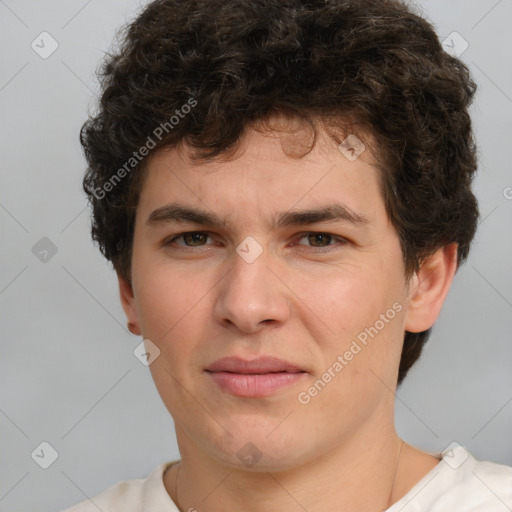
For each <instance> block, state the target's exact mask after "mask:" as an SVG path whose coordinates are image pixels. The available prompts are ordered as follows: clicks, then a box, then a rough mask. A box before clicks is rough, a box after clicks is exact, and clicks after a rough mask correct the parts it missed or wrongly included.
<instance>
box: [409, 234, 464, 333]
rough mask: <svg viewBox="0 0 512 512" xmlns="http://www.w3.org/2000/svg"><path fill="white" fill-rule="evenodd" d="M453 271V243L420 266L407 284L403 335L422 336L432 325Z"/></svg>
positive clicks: (454, 263) (454, 266)
mask: <svg viewBox="0 0 512 512" xmlns="http://www.w3.org/2000/svg"><path fill="white" fill-rule="evenodd" d="M456 270H457V244H456V243H452V244H449V245H445V246H444V247H441V248H440V249H439V250H437V251H436V252H435V253H434V254H432V255H431V256H429V257H428V258H427V259H426V260H425V261H424V262H423V263H422V265H421V267H420V269H419V271H418V272H416V273H415V274H414V275H413V276H412V278H411V280H410V284H409V304H408V308H407V315H406V317H405V330H406V331H409V332H422V331H426V330H427V329H430V327H432V326H433V325H434V322H435V321H436V319H437V317H438V316H439V313H440V311H441V307H442V305H443V303H444V300H445V298H446V295H448V290H449V289H450V286H451V284H452V281H453V276H454V275H455V272H456Z"/></svg>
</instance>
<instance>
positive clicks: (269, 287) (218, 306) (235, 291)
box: [214, 249, 289, 333]
mask: <svg viewBox="0 0 512 512" xmlns="http://www.w3.org/2000/svg"><path fill="white" fill-rule="evenodd" d="M240 254H242V253H240ZM240 254H239V253H234V254H233V259H232V266H231V270H230V271H229V272H228V273H227V274H226V275H225V277H224V278H223V279H222V280H221V282H220V284H219V287H218V295H217V297H216V301H215V306H214V316H215V318H216V320H217V321H218V322H219V323H221V324H223V325H224V326H227V327H229V326H236V327H237V328H238V329H239V330H240V331H243V332H245V333H254V332H257V331H258V330H260V329H262V328H263V326H265V325H267V324H272V323H275V324H282V323H284V322H285V321H286V320H287V318H288V317H289V292H288V289H287V287H286V286H285V285H284V284H283V282H282V281H281V280H280V279H279V278H278V277H277V276H278V275H279V270H278V264H277V262H276V261H275V259H274V258H272V255H271V254H270V252H269V251H268V250H267V249H264V250H263V251H262V253H261V254H259V256H257V257H256V259H254V260H253V261H251V259H250V258H248V259H244V257H242V256H240Z"/></svg>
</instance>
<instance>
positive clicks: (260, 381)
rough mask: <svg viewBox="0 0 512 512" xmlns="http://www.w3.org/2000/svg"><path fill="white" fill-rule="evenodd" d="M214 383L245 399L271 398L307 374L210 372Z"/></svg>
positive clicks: (227, 391)
mask: <svg viewBox="0 0 512 512" xmlns="http://www.w3.org/2000/svg"><path fill="white" fill-rule="evenodd" d="M208 374H209V375H210V376H211V377H212V379H213V380H214V382H215V383H216V384H217V385H218V386H219V387H220V388H221V389H222V390H223V391H225V392H226V393H229V394H231V395H234V396H243V397H251V398H256V397H262V396H270V395H272V394H274V393H275V392H276V391H278V390H280V389H283V388H285V387H287V386H291V385H293V384H296V383H297V382H299V381H300V380H302V379H303V378H304V376H305V375H306V373H305V372H299V373H288V372H279V373H265V374H261V375H255V374H248V373H229V372H208Z"/></svg>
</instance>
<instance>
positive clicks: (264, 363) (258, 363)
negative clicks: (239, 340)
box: [206, 356, 304, 374]
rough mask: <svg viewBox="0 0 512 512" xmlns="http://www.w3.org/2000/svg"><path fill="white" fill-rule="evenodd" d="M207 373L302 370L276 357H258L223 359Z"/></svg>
mask: <svg viewBox="0 0 512 512" xmlns="http://www.w3.org/2000/svg"><path fill="white" fill-rule="evenodd" d="M206 371H208V372H230V373H249V374H251V373H252V374H264V373H276V372H289V373H299V372H303V371H304V370H303V369H302V368H299V367H298V366H296V365H294V364H292V363H290V362H288V361H284V360H283V359H279V358H277V357H269V356H266V357H258V358H257V359H252V360H250V361H249V360H247V359H241V358H240V357H223V358H222V359H218V360H217V361H215V362H214V363H213V364H211V365H210V366H208V367H207V368H206Z"/></svg>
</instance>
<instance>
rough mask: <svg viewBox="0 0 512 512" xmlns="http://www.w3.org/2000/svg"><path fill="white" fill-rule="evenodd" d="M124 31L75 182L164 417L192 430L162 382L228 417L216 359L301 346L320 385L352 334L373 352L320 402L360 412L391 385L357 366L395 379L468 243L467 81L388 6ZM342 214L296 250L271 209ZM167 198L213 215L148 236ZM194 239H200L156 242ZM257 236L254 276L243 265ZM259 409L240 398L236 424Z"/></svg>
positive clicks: (288, 353) (413, 19)
mask: <svg viewBox="0 0 512 512" xmlns="http://www.w3.org/2000/svg"><path fill="white" fill-rule="evenodd" d="M120 36H121V39H120V44H119V46H118V47H117V48H116V49H115V50H114V51H113V52H112V53H111V54H110V55H108V56H107V58H106V59H105V62H104V64H103V67H102V70H101V77H102V96H101V100H100V104H99V110H98V111H97V112H96V113H95V114H94V115H93V116H91V117H90V119H89V120H88V121H87V122H86V123H85V124H84V127H83V129H82V133H81V142H82V145H83V147H84V150H85V154H86V157H87V160H88V164H89V167H88V170H87V174H86V176H85V178H84V189H85V191H86V193H87V194H88V197H89V200H90V203H91V205H92V210H93V218H92V236H93V239H94V240H95V241H96V242H97V243H98V244H99V247H100V249H101V251H102V253H103V254H104V256H105V257H106V258H107V259H108V260H110V261H111V262H112V264H113V266H114V269H115V270H116V272H117V275H118V278H119V283H120V289H121V297H122V300H123V306H124V308H125V311H126V312H127V315H128V318H129V320H130V321H132V323H133V324H134V325H136V331H137V333H140V334H142V335H143V336H144V338H149V339H152V340H153V341H154V343H155V344H156V345H158V347H159V349H160V350H161V351H162V356H163V357H162V356H161V357H160V358H159V359H157V360H156V361H155V362H154V363H153V364H152V365H151V369H152V372H153V376H154V378H155V381H156V382H157V387H159V391H160V393H161V395H162V397H163V398H164V402H166V405H167V406H168V408H169V410H170V411H171V413H173V416H174V417H175V421H177V422H178V423H181V424H182V425H183V428H184V429H185V430H187V429H188V430H190V422H189V421H188V420H187V418H185V417H180V414H179V412H177V411H178V410H179V409H180V407H181V406H186V405H187V398H186V397H187V396H188V395H187V394H186V393H184V392H183V393H180V392H179V391H176V392H175V393H173V392H171V394H170V395H165V393H166V392H165V391H163V389H164V388H166V387H169V386H171V384H172V383H173V382H174V387H176V388H179V387H180V386H181V385H183V386H184V388H187V389H188V391H193V392H195V393H196V394H197V396H200V397H201V398H203V399H208V400H209V401H210V403H213V404H215V405H216V407H218V408H219V409H223V408H226V407H228V408H229V406H234V405H235V403H237V402H236V400H237V399H236V398H235V399H233V397H230V398H229V399H226V402H222V400H223V398H225V397H224V395H218V394H215V393H214V392H211V393H212V394H211V395H208V393H210V391H204V390H205V389H206V388H207V387H206V386H204V384H203V381H202V379H204V378H205V376H204V375H203V373H202V372H203V370H204V367H205V365H207V364H208V363H211V362H212V361H213V360H214V359H215V358H216V357H217V356H218V357H222V356H225V355H233V354H234V353H236V355H240V354H242V353H245V354H246V355H247V354H248V353H252V354H253V355H256V354H260V353H274V354H276V355H279V356H282V357H284V358H288V359H293V357H294V354H299V353H300V354H301V356H299V357H295V362H298V363H301V364H305V363H307V362H308V361H311V366H310V367H308V368H306V370H308V371H310V374H309V375H310V376H313V375H314V376H315V377H318V376H319V375H320V374H322V373H323V372H324V371H326V370H327V369H328V368H329V367H331V366H332V364H333V363H334V362H335V361H336V354H340V353H344V352H346V351H347V350H349V349H350V347H351V343H352V342H353V341H354V340H359V341H360V343H359V345H362V343H361V338H364V335H361V333H362V332H366V333H367V336H366V341H367V344H368V346H366V345H365V347H364V350H362V351H361V354H360V355H359V352H358V353H357V354H358V355H357V358H355V359H354V361H353V362H350V365H347V367H346V368H344V369H343V371H342V372H339V375H337V377H336V378H337V379H338V381H337V382H338V383H341V382H342V379H343V378H346V379H347V382H349V381H350V383H351V386H352V387H351V388H347V389H348V390H349V391H351V393H352V394H351V396H352V398H350V399H349V398H348V391H347V390H345V391H344V390H343V389H337V390H336V388H337V384H335V383H333V384H331V385H330V388H332V391H329V392H328V391H327V389H326V390H324V391H322V396H318V398H315V400H316V402H317V403H318V407H320V406H325V405H326V404H327V405H328V404H329V403H331V404H333V403H334V402H335V401H343V400H347V404H348V405H349V406H350V405H353V404H354V400H356V402H357V400H363V401H364V400H366V402H367V403H368V408H367V409H365V408H363V410H362V411H361V412H358V413H357V414H360V415H364V414H367V415H369V414H370V412H371V411H372V410H375V408H376V407H377V405H378V403H379V400H382V393H381V392H376V391H375V389H376V388H375V386H376V384H375V381H376V380H377V379H376V377H374V382H373V383H371V384H369V383H368V379H370V377H369V373H368V370H369V369H372V368H373V369H374V370H375V371H374V373H376V374H377V373H379V371H382V372H383V373H381V375H385V376H386V378H387V379H388V381H390V380H393V379H394V381H393V384H394V385H399V384H400V383H401V382H402V381H403V379H404V378H405V376H406V375H407V372H408V371H409V369H410V368H411V367H412V365H413V364H414V363H415V362H416V361H417V359H418V358H419V356H420V354H421V351H422V348H423V346H424V344H425V342H426V341H427V339H428V337H429V335H430V332H431V328H432V325H433V323H434V322H435V319H436V317H437V314H438V313H439V310H440V308H441V305H442V302H443V300H444V297H445V296H446V293H447V291H448V288H449V284H450V282H451V278H452V277H453V273H454V272H455V270H456V268H457V267H458V266H459V265H460V264H461V263H462V262H463V261H464V260H465V259H466V258H467V255H468V251H469V247H470V243H471V240H472V238H473V236H474V233H475V230H476V225H477V219H478V209H477V203H476V199H475V197H474V195H473V193H472V191H471V182H472V179H473V175H474V173H475V170H476V156H475V155H476V149H475V145H474V142H473V137H472V130H471V121H470V117H469V113H468V107H469V105H470V103H471V101H472V98H473V95H474V92H475V88H476V87H475V84H474V82H473V81H472V80H471V77H470V75H469V72H468V69H467V68H466V66H465V65H464V64H463V63H462V62H461V61H459V60H458V59H456V58H454V57H452V56H450V55H448V54H447V53H445V52H444V50H443V48H442V46H441V44H440V42H439V40H438V38H437V36H436V34H435V32H434V30H433V28H432V26H431V25H430V24H429V23H428V22H427V21H426V20H424V19H423V18H421V17H419V16H418V15H416V14H414V13H413V12H412V10H411V8H410V7H407V6H406V5H405V4H403V3H402V2H398V1H386V0H382V1H379V2H375V1H373V0H372V1H366V0H362V1H358V2H351V1H343V0H336V1H326V2H324V1H322V2H315V1H303V0H285V1H279V2H276V1H272V0H268V1H267V0H262V1H260V2H252V1H249V0H236V1H233V0H229V1H227V0H198V1H193V2H179V1H177V0H157V1H154V2H152V3H151V4H149V5H148V6H147V7H146V8H145V9H144V11H143V12H142V13H141V14H140V15H139V17H138V18H137V19H136V20H135V21H134V22H132V23H131V24H130V25H128V26H127V27H126V28H125V30H124V31H123V32H121V34H120ZM354 137H355V138H354ZM354 141H355V142H354ZM354 144H355V147H354ZM351 145H352V150H350V151H351V154H348V155H347V152H346V149H347V147H348V148H349V149H350V146H351ZM354 148H355V150H356V153H359V152H360V151H362V152H361V154H360V155H357V154H356V155H355V154H354V151H353V149H354ZM354 156H357V158H352V157H354ZM335 202H336V203H339V204H342V205H344V206H346V210H347V211H348V212H349V213H351V214H353V215H352V219H351V220H350V219H349V217H350V215H347V211H345V218H344V220H343V222H342V223H341V224H339V225H337V224H332V226H333V227H331V229H328V228H329V225H328V224H325V223H324V224H318V226H320V228H321V229H317V228H316V227H315V229H314V230H312V229H309V228H308V229H309V231H315V232H321V233H333V234H334V235H336V236H337V237H338V240H342V245H340V246H339V248H338V249H337V250H335V251H334V252H331V253H330V254H328V255H325V254H324V255H322V256H320V255H319V254H320V253H315V255H314V256H313V255H312V253H311V252H309V254H306V253H305V252H304V250H303V249H302V248H301V249H300V250H299V249H289V246H288V245H287V244H288V242H290V241H291V240H292V239H293V240H295V241H297V240H298V239H297V237H296V235H297V231H293V229H292V228H291V227H290V226H288V227H286V228H285V227H283V226H281V227H279V226H278V224H276V223H274V221H275V220H276V215H277V214H278V213H282V212H283V211H284V210H287V211H289V212H294V211H295V210H303V209H313V208H317V209H320V208H322V207H325V206H326V205H327V204H331V203H332V204H333V203H335ZM168 203H181V204H184V205H188V206H191V207H192V206H193V207H195V208H196V209H199V208H200V209H202V210H208V211H209V212H210V213H214V214H216V215H217V216H218V217H219V223H218V225H216V227H215V229H209V228H207V227H206V225H198V224H190V223H188V224H186V225H185V224H184V228H183V229H181V230H180V229H178V228H180V226H179V224H177V223H175V224H173V225H172V229H171V225H170V224H169V225H164V224H163V223H160V224H158V223H156V222H155V223H153V225H152V224H151V222H148V220H149V218H150V217H151V214H152V212H154V211H155V210H156V209H157V208H159V207H162V206H164V205H166V204H168ZM306 207H307V208H306ZM189 217H190V215H189ZM357 219H359V220H360V221H361V222H357ZM187 222H189V221H187ZM155 226H156V227H155ZM194 226H196V227H194ZM185 231H189V232H190V231H200V232H202V233H204V232H205V231H209V233H208V235H210V234H211V236H212V240H213V243H210V244H209V248H208V249H207V250H206V249H204V248H205V247H207V246H208V244H203V242H204V240H205V239H200V240H199V241H197V236H200V235H196V239H195V241H194V239H193V238H192V239H191V238H190V237H189V241H188V243H187V245H184V244H183V242H181V241H179V242H177V243H176V242H173V247H174V248H173V249H170V248H169V246H166V245H165V244H163V243H162V241H163V240H164V239H165V241H166V243H167V242H168V241H169V239H170V238H172V237H170V236H169V235H170V234H174V235H176V234H179V233H183V232H185ZM302 231H303V232H305V231H307V229H302ZM208 235H207V234H204V235H203V236H204V237H205V238H206V236H208ZM214 235H215V236H214ZM248 236H250V237H251V239H252V241H251V242H250V243H253V241H256V242H257V243H256V244H254V245H251V246H250V247H249V246H247V247H248V248H249V250H251V251H254V250H256V251H257V252H258V253H259V252H260V250H261V254H259V255H258V256H257V257H256V258H255V259H254V260H253V261H252V262H251V263H248V262H247V261H245V260H244V259H243V258H242V257H241V256H240V254H241V253H240V252H239V251H238V252H237V251H236V249H237V247H240V244H241V243H242V242H244V243H245V242H246V241H247V240H246V238H247V237H248ZM294 236H295V238H294ZM310 237H311V235H310ZM191 240H192V242H191ZM301 240H304V238H302V239H301ZM309 240H311V238H310V239H309ZM315 240H318V238H316V239H315ZM324 240H325V236H324ZM324 240H321V241H320V242H318V241H317V242H316V243H317V244H319V245H317V246H316V247H327V246H323V245H321V244H323V243H324ZM329 240H331V239H329ZM331 242H332V240H331ZM190 243H191V244H192V245H188V244H190ZM313 243H315V241H313ZM328 245H329V244H328ZM194 246H195V249H192V250H190V252H176V249H175V248H176V247H179V248H180V249H184V248H187V250H189V248H193V247H194ZM285 247H286V249H285ZM293 247H295V248H296V247H297V245H293ZM304 247H306V246H304ZM307 247H308V251H310V250H311V246H307ZM194 250H196V251H197V252H194ZM202 250H204V251H205V252H201V251H202ZM290 251H292V252H293V253H294V254H293V255H291V254H292V252H290ZM306 252H307V251H306ZM244 305H245V306H244ZM244 307H245V309H244ZM389 310H392V311H393V316H392V319H390V318H389V316H391V313H389V315H388V314H387V312H388V311H389ZM379 315H384V316H385V317H386V319H381V320H380V324H383V325H384V324H385V325H384V327H383V328H376V327H375V323H376V322H377V321H378V320H379V318H382V317H380V316H379ZM260 316H261V318H260ZM253 321H254V323H253ZM380 324H379V325H380ZM372 326H373V328H374V331H372V330H371V329H370V327H372ZM365 329H369V330H366V331H365ZM375 331H378V332H377V334H375V341H376V340H377V339H378V340H379V341H378V343H379V345H377V343H376V342H374V341H373V335H371V334H369V333H374V332H375ZM369 336H370V337H371V343H369V341H370V337H369ZM372 343H373V345H372ZM370 345H371V346H370ZM360 348H362V347H360ZM244 351H245V352H244ZM353 352H354V351H353ZM165 354H167V355H165ZM179 358H182V359H181V363H180V362H179V361H178V360H179ZM356 359H357V361H356ZM166 361H167V363H166ZM386 364H387V366H385V365H386ZM159 365H160V367H159ZM187 365H188V366H187ZM187 367H188V369H189V370H190V371H189V372H188V373H189V375H187V371H186V368H187ZM159 368H160V370H159ZM333 371H334V370H333ZM372 371H373V370H372ZM157 373H158V376H157ZM165 375H167V376H165ZM342 376H343V377H342ZM194 379H195V380H194ZM159 382H160V386H159ZM194 382H199V383H200V384H198V386H199V387H195V386H196V384H194ZM201 386H203V387H201ZM380 386H381V387H382V384H380ZM306 389H307V388H306ZM202 390H203V391H202ZM202 393H203V394H202ZM204 393H206V394H204ZM303 396H305V395H303ZM308 396H309V395H308ZM316 406H317V405H314V404H311V405H310V406H308V407H316ZM372 407H373V408H372ZM319 410H320V409H319ZM254 414H255V409H254V404H253V403H252V402H251V403H245V402H244V405H243V407H242V411H241V412H240V415H243V418H244V419H243V420H241V419H240V417H238V416H237V417H236V419H233V422H232V424H230V425H229V426H230V428H231V432H233V431H236V430H237V429H241V430H240V431H243V429H244V428H247V424H248V423H247V422H251V421H252V420H251V418H254ZM269 416H270V417H271V418H270V419H269V423H268V425H267V426H268V427H269V429H270V427H271V425H272V424H274V425H275V422H276V417H272V414H270V415H269ZM360 419H362V416H361V418H360ZM340 421H341V420H340ZM341 423H343V421H341ZM354 424H355V423H354ZM212 428H213V430H215V428H214V427H212ZM258 428H260V430H262V431H263V430H264V428H263V429H262V428H261V425H260V426H259V427H258ZM345 430H346V431H348V430H349V425H348V424H345ZM338 434H339V432H338ZM218 435H219V437H222V436H223V435H224V434H222V433H221V432H220V431H219V432H218ZM333 435H334V432H333ZM292 437H293V436H292ZM291 441H292V440H291ZM261 442H262V441H261ZM326 446H327V445H326ZM298 456H299V455H298Z"/></svg>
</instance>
